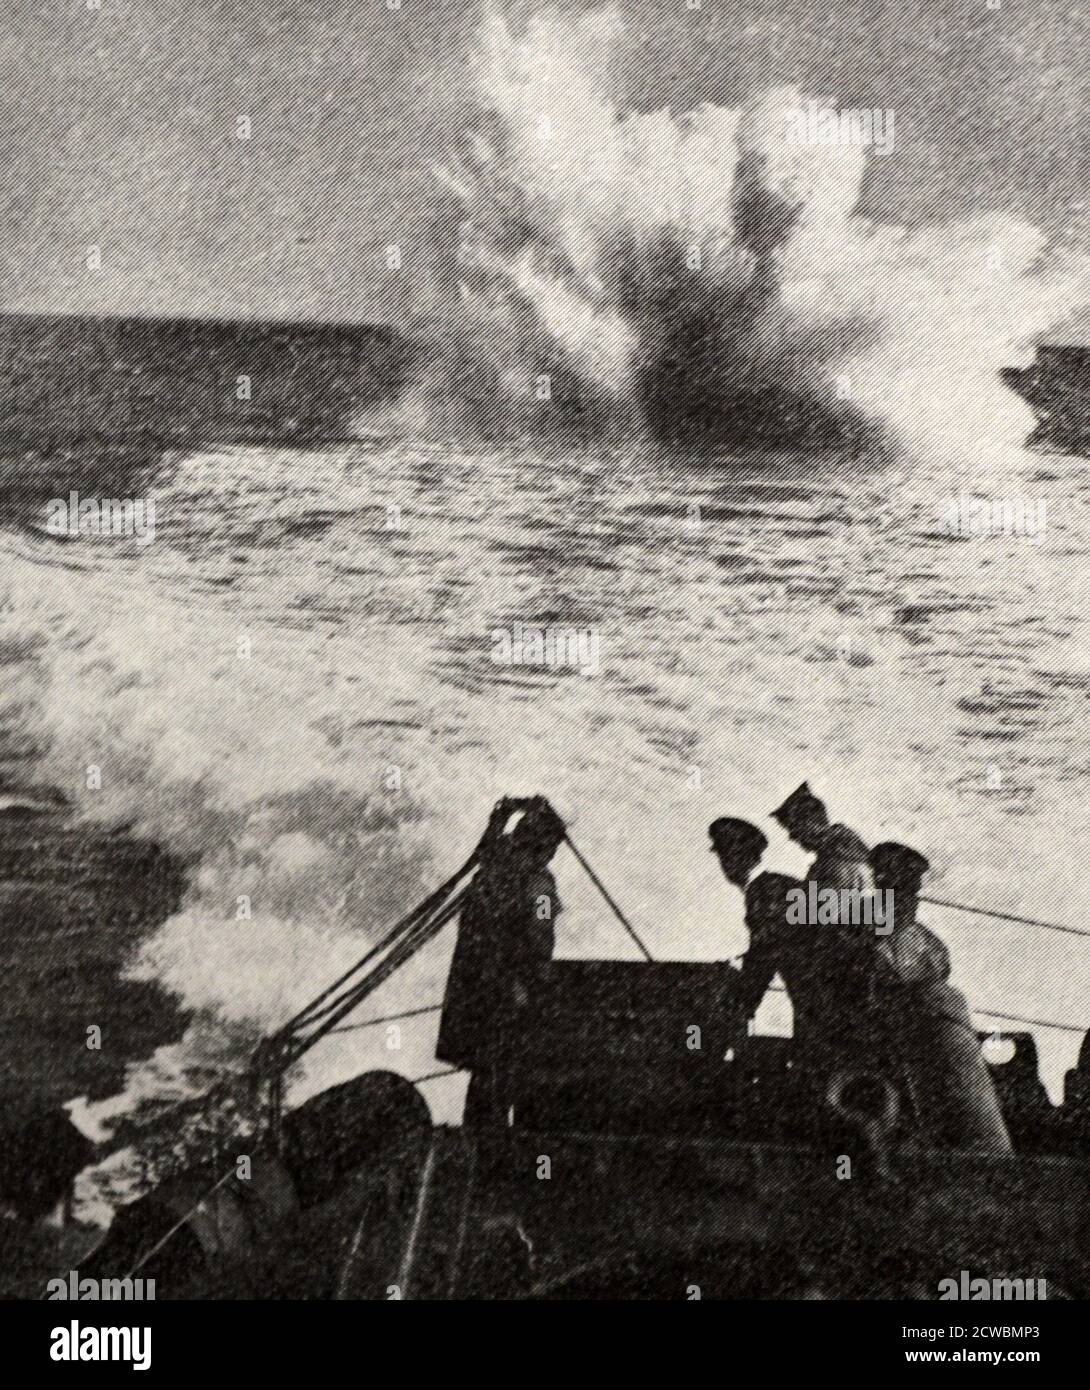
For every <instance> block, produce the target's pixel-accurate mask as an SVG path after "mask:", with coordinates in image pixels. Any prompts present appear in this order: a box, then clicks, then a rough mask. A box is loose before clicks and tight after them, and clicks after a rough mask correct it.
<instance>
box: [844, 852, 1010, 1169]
mask: <svg viewBox="0 0 1090 1390" xmlns="http://www.w3.org/2000/svg"><path fill="white" fill-rule="evenodd" d="M871 867H872V868H873V870H874V882H875V886H876V887H877V888H878V889H879V891H881V892H883V893H888V894H889V898H890V900H891V911H890V912H889V914H888V915H889V917H890V919H891V921H892V923H893V931H892V934H891V935H889V936H886V937H884V938H883V940H882V942H881V945H880V946H879V951H880V952H881V954H882V955H883V956H884V957H885V959H886V961H887V963H888V965H889V967H890V969H889V973H888V975H887V976H886V977H885V983H884V987H883V988H882V990H881V992H880V993H881V998H882V1000H883V1001H884V1003H883V1006H884V1008H885V1010H886V1011H887V1013H888V1017H889V1021H890V1025H891V1027H892V1028H893V1029H894V1031H895V1032H896V1034H897V1037H898V1038H899V1040H900V1048H901V1058H902V1062H903V1064H904V1067H905V1070H906V1072H907V1074H908V1076H909V1078H910V1082H911V1086H912V1095H913V1100H914V1103H915V1106H916V1110H917V1113H918V1116H919V1119H920V1122H921V1123H922V1124H923V1126H924V1129H925V1130H926V1131H927V1132H929V1133H930V1135H931V1138H932V1141H933V1142H935V1141H937V1142H938V1143H940V1144H951V1145H953V1146H955V1147H957V1148H977V1149H989V1150H991V1151H992V1152H996V1153H1006V1152H1009V1151H1010V1147H1011V1145H1010V1136H1009V1134H1008V1132H1007V1127H1006V1123H1005V1121H1004V1118H1003V1112H1002V1110H1001V1108H1000V1105H999V1100H998V1097H997V1096H996V1092H995V1086H994V1084H993V1082H992V1078H991V1076H990V1075H989V1073H988V1068H987V1067H986V1066H985V1064H984V1059H983V1057H982V1056H981V1052H980V1046H979V1044H978V1042H977V1036H976V1030H975V1028H974V1027H973V1022H972V1018H971V1016H970V1013H969V1006H968V1004H967V1003H966V1000H965V996H964V995H963V994H962V993H961V991H960V990H957V989H954V987H953V986H952V985H951V984H950V982H949V975H950V952H949V951H948V950H947V949H946V946H945V944H944V943H943V942H942V941H940V940H939V938H938V937H937V936H936V935H935V934H934V932H932V931H930V930H929V929H928V928H927V927H925V926H924V924H923V923H922V922H920V921H917V919H916V912H917V908H918V904H919V895H920V887H921V885H922V883H923V877H924V874H925V873H926V872H927V870H928V869H929V868H930V864H929V863H928V861H927V858H926V856H924V855H922V854H920V852H919V851H918V850H915V849H913V848H912V847H911V845H902V844H898V842H897V841H896V840H886V841H884V842H883V843H882V844H880V845H875V847H874V849H873V851H872V852H871Z"/></svg>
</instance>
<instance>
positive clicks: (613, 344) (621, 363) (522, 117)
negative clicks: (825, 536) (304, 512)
mask: <svg viewBox="0 0 1090 1390" xmlns="http://www.w3.org/2000/svg"><path fill="white" fill-rule="evenodd" d="M622 33H623V30H622V26H621V24H620V22H619V20H618V19H617V17H616V15H615V14H613V13H611V12H605V13H601V14H597V15H592V16H590V17H584V18H582V19H576V20H571V19H564V18H561V17H559V16H557V15H555V14H542V15H539V16H537V17H536V18H534V19H532V20H531V21H530V22H529V23H528V25H527V26H526V28H525V31H524V32H522V33H521V34H517V33H516V32H515V31H514V30H513V29H512V27H511V26H510V25H509V23H508V22H507V21H506V20H505V19H503V18H501V17H500V16H498V15H495V14H493V15H491V16H490V17H489V18H488V19H487V20H486V22H485V23H484V25H483V27H482V30H481V35H480V40H479V44H478V48H477V52H476V55H475V61H474V71H473V78H474V82H475V100H476V111H475V114H474V116H473V117H472V118H471V119H470V121H469V123H468V125H467V129H466V131H465V133H464V138H463V140H462V142H461V146H460V149H459V150H458V151H456V152H454V153H453V154H452V156H451V157H450V158H449V159H448V160H447V161H446V162H445V163H443V164H442V166H441V167H440V168H439V169H438V170H437V173H438V175H439V178H440V181H441V183H442V184H443V186H444V188H445V189H446V190H447V193H448V195H449V197H450V199H451V200H452V201H451V204H450V205H449V206H448V207H447V208H446V209H445V210H444V213H443V214H442V215H441V216H440V218H439V219H438V230H439V236H438V241H437V248H436V257H437V261H436V270H435V273H434V274H433V276H432V277H431V278H430V279H429V280H428V282H427V285H426V287H425V290H424V293H423V296H422V304H421V311H420V315H419V318H418V322H417V331H418V333H419V334H420V335H421V336H423V337H425V338H427V339H428V340H429V341H430V342H431V343H432V344H433V345H434V349H435V352H436V354H437V356H438V360H439V363H440V366H439V368H438V374H439V379H440V381H441V390H442V394H443V395H444V396H445V397H446V398H447V399H448V400H449V398H450V396H451V395H452V394H456V393H458V392H459V390H461V392H462V394H463V396H464V397H465V398H467V399H468V400H469V402H470V405H471V406H472V407H473V408H474V409H476V410H477V411H478V413H480V414H481V415H483V416H485V417H487V419H488V421H489V423H490V424H491V425H492V426H502V423H503V420H504V419H505V418H506V419H507V420H510V419H511V418H512V417H514V418H515V419H516V420H517V422H518V425H519V427H521V426H522V425H524V424H526V423H528V422H532V421H533V420H535V419H536V420H538V421H539V422H542V423H544V424H545V425H546V426H551V425H553V424H555V423H556V419H557V416H558V413H561V412H562V411H563V408H564V407H565V406H567V407H568V408H569V413H574V414H575V415H576V416H577V417H578V418H579V420H580V421H581V422H582V423H583V424H584V425H586V424H587V422H588V420H590V421H592V422H593V421H597V422H598V423H599V424H600V425H605V424H607V423H611V422H613V421H615V420H616V419H617V418H618V416H619V415H626V416H628V417H631V416H633V415H634V414H640V415H643V416H644V417H647V418H649V419H650V422H651V423H652V425H653V426H654V427H656V428H658V429H660V430H665V431H666V432H667V433H671V432H673V433H684V432H685V429H686V426H687V425H689V424H692V423H693V420H692V419H691V418H690V419H689V420H686V418H685V417H686V415H688V416H689V417H714V416H715V415H716V414H718V415H719V417H720V418H721V419H722V420H725V421H727V422H728V423H730V422H733V421H734V420H735V419H736V418H737V415H738V410H739V402H740V401H750V400H751V399H752V397H753V395H754V393H756V394H757V395H760V394H761V393H773V396H774V399H775V400H777V401H781V402H783V403H785V404H787V405H789V406H795V407H797V406H801V407H802V410H803V415H804V417H805V419H807V420H813V419H815V418H816V419H820V420H823V421H825V422H826V423H827V424H829V425H830V426H831V427H833V428H834V429H835V428H837V427H850V426H852V425H854V426H856V427H863V428H864V429H865V428H867V427H868V426H869V427H873V428H876V429H878V430H880V431H882V432H883V433H884V434H886V435H887V436H889V437H892V438H893V439H895V440H897V441H898V442H900V443H901V444H904V445H908V446H910V447H911V448H914V449H924V450H927V451H928V452H933V451H936V450H940V451H943V452H945V453H946V454H948V455H949V456H950V457H951V458H954V457H961V458H970V459H971V458H972V457H973V456H974V455H975V454H976V453H977V452H978V451H980V450H985V451H989V452H991V451H994V450H995V449H996V446H997V445H999V444H1001V443H1002V444H1014V445H1016V444H1018V443H1020V442H1021V440H1022V439H1024V437H1025V436H1026V434H1027V433H1028V432H1029V430H1030V428H1031V426H1032V418H1031V416H1030V413H1029V411H1028V408H1027V407H1026V406H1025V405H1024V403H1023V402H1021V401H1020V400H1019V399H1018V398H1017V397H1016V396H1014V395H1013V394H1012V393H1011V392H1010V391H1009V390H1007V389H1006V388H1005V387H1004V386H1003V385H1002V384H1001V383H1000V382H999V380H998V379H997V372H998V369H999V368H1000V367H1002V366H1005V365H1013V364H1018V363H1020V362H1023V361H1025V360H1026V358H1027V356H1028V355H1029V354H1031V352H1032V349H1033V345H1034V343H1035V342H1036V340H1037V339H1038V338H1039V337H1040V335H1041V334H1042V333H1044V331H1045V330H1047V329H1048V328H1049V327H1050V326H1051V325H1053V324H1055V323H1056V322H1057V321H1058V320H1061V319H1062V318H1064V317H1065V316H1066V315H1067V314H1068V313H1070V312H1071V311H1072V310H1073V309H1074V308H1075V307H1076V305H1077V304H1079V303H1082V302H1086V301H1087V300H1090V274H1088V270H1087V264H1086V263H1085V262H1084V261H1082V260H1077V259H1075V258H1072V257H1070V256H1060V255H1058V254H1049V253H1048V252H1047V248H1046V244H1045V239H1044V237H1043V236H1042V234H1041V233H1040V232H1038V231H1037V230H1036V229H1035V228H1033V227H1032V226H1030V225H1029V224H1027V223H1025V222H1023V221H1021V220H1019V219H1017V218H1014V217H1009V216H1004V215H999V214H996V215H987V216H981V217H979V218H972V219H968V220H963V221H955V222H950V223H944V224H941V225H936V226H930V227H923V228H920V229H917V230H911V231H910V230H908V229H906V228H904V227H899V226H893V225H889V224H883V223H878V222H875V221H873V220H871V219H869V218H866V217H863V216H861V215H859V214H858V213H857V212H856V208H857V206H858V203H859V197H860V190H861V186H862V182H863V179H864V176H865V171H866V163H867V151H866V149H865V148H863V147H862V146H861V145H859V144H845V145H836V144H808V143H803V142H802V141H801V140H800V139H799V138H798V133H797V127H796V124H795V123H794V122H793V121H792V119H791V114H792V113H794V112H797V111H798V110H799V109H801V108H803V107H805V106H806V104H807V101H808V98H807V97H806V95H804V94H803V93H802V92H801V91H798V90H796V89H791V88H782V89H777V90H773V91H769V92H766V93H764V94H762V95H758V96H757V97H755V98H754V100H752V101H751V102H750V103H749V104H748V105H747V106H746V108H745V109H743V110H726V109H723V108H721V107H717V106H714V105H711V104H704V105H701V106H699V107H697V108H696V109H695V110H693V111H691V112H688V113H686V114H684V115H679V116H678V115H674V114H673V113H672V112H670V111H656V112H651V113H647V114H638V113H630V112H624V111H621V110H620V109H618V107H617V106H616V105H615V104H614V102H613V101H612V100H611V99H610V96H609V94H608V85H607V84H608V73H609V70H610V57H611V54H612V52H613V50H614V49H615V47H616V46H617V44H618V43H619V42H620V40H621V37H622ZM824 104H833V103H829V102H826V103H824ZM543 376H548V377H549V378H550V388H551V393H552V394H551V404H550V405H549V407H548V409H547V410H543V409H542V401H541V397H540V392H539V391H537V390H536V389H535V388H536V387H537V386H538V384H539V383H540V381H541V379H542V377H543ZM713 428H714V427H713ZM785 428H787V429H788V430H789V429H790V428H791V424H790V421H788V422H787V423H786V425H785Z"/></svg>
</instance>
